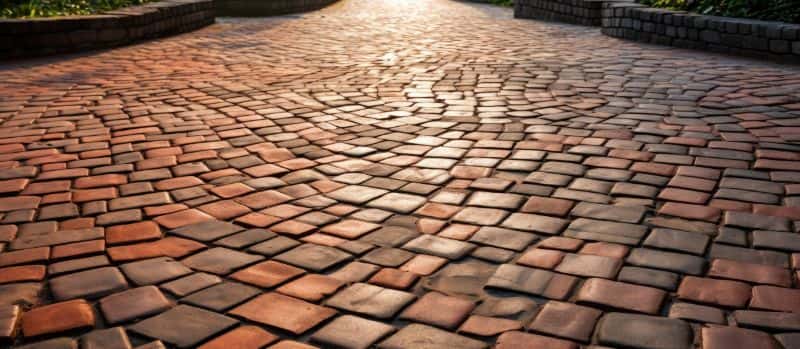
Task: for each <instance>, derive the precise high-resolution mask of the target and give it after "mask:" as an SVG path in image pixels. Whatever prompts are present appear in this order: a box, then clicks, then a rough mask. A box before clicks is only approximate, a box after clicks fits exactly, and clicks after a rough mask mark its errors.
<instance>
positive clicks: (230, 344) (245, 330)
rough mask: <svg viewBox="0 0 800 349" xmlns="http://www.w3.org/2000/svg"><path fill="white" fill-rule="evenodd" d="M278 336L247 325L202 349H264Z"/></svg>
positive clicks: (211, 341)
mask: <svg viewBox="0 0 800 349" xmlns="http://www.w3.org/2000/svg"><path fill="white" fill-rule="evenodd" d="M278 339H279V337H278V336H276V335H274V334H272V333H269V332H267V331H265V330H262V329H261V328H260V327H257V326H252V325H245V326H239V327H237V328H234V329H233V330H230V331H228V332H225V334H223V335H221V336H219V337H216V338H214V339H212V340H210V341H208V342H206V343H205V344H203V345H202V346H201V347H200V348H202V349H228V348H242V349H251V348H263V347H264V346H265V345H267V344H270V343H272V342H275V341H277V340H278ZM137 349H138V348H137Z"/></svg>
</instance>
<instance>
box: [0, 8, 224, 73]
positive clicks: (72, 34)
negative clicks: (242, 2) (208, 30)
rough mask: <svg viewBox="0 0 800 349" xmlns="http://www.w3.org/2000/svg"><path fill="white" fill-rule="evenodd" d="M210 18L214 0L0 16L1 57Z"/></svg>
mask: <svg viewBox="0 0 800 349" xmlns="http://www.w3.org/2000/svg"><path fill="white" fill-rule="evenodd" d="M211 23H214V3H213V1H212V0H166V1H160V2H155V3H150V4H145V5H141V6H133V7H127V8H123V9H119V10H115V11H109V12H106V13H104V14H101V15H90V16H70V17H49V18H37V19H0V58H6V59H7V58H15V57H25V56H40V55H47V54H53V53H65V52H76V51H82V50H90V49H101V48H108V47H114V46H120V45H124V44H129V43H132V42H136V41H139V40H144V39H151V38H157V37H162V36H167V35H171V34H176V33H182V32H187V31H191V30H194V29H197V28H200V27H203V26H206V25H209V24H211Z"/></svg>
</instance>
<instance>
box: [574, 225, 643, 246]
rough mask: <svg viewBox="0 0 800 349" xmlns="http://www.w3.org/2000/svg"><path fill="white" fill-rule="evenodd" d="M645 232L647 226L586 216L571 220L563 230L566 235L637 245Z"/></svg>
mask: <svg viewBox="0 0 800 349" xmlns="http://www.w3.org/2000/svg"><path fill="white" fill-rule="evenodd" d="M646 234H647V227H645V226H643V225H636V224H629V223H619V222H608V221H601V220H595V219H587V218H578V219H575V220H573V221H572V222H571V223H570V224H569V226H568V227H567V230H566V231H565V232H564V236H566V237H572V238H577V239H585V240H594V241H604V242H612V243H619V244H625V245H638V244H639V241H641V239H642V238H644V236H645V235H646Z"/></svg>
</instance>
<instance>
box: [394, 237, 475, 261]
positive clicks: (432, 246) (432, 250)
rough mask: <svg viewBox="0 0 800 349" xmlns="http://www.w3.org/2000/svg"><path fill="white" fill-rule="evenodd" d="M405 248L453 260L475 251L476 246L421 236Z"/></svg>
mask: <svg viewBox="0 0 800 349" xmlns="http://www.w3.org/2000/svg"><path fill="white" fill-rule="evenodd" d="M403 248H404V249H407V250H411V251H414V252H419V253H424V254H429V255H434V256H439V257H443V258H447V259H451V260H452V259H459V258H461V257H463V256H465V255H467V254H468V253H470V252H471V251H472V250H474V249H475V245H473V244H470V243H468V242H463V241H458V240H453V239H445V238H441V237H438V236H433V235H420V236H419V237H417V238H415V239H414V240H411V241H409V242H407V243H406V244H405V245H403Z"/></svg>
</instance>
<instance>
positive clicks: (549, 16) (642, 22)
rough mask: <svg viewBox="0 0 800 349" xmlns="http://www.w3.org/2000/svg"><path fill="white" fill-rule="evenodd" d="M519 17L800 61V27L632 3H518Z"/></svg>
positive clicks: (519, 0) (672, 43) (665, 42)
mask: <svg viewBox="0 0 800 349" xmlns="http://www.w3.org/2000/svg"><path fill="white" fill-rule="evenodd" d="M514 16H515V17H517V18H535V19H545V20H557V21H561V22H567V23H573V24H582V25H591V26H600V27H602V29H601V30H602V32H603V33H604V34H606V35H608V36H613V37H617V38H624V39H629V40H636V41H641V42H646V43H651V44H659V45H669V46H675V47H681V48H690V49H699V50H706V51H713V52H721V53H729V54H736V55H743V56H749V57H756V58H762V59H770V60H776V61H783V62H790V63H800V25H796V24H787V23H781V22H769V21H758V20H750V19H742V18H728V17H714V16H704V15H698V14H693V13H688V12H682V11H670V10H664V9H657V8H650V7H647V6H645V5H641V4H637V3H635V2H632V1H630V0H517V1H516V4H515V6H514Z"/></svg>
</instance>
